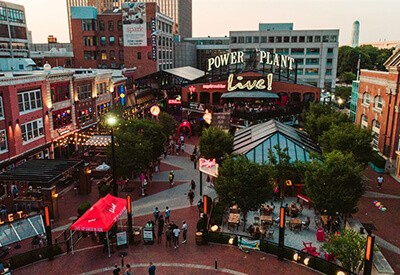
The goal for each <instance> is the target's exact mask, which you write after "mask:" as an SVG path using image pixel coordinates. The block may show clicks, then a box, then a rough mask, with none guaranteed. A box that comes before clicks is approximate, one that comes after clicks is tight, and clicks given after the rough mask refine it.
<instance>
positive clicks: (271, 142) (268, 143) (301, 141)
mask: <svg viewBox="0 0 400 275" xmlns="http://www.w3.org/2000/svg"><path fill="white" fill-rule="evenodd" d="M275 145H279V147H280V148H282V149H284V148H288V154H289V156H290V161H291V162H294V161H296V160H300V161H309V160H310V153H311V152H315V153H317V154H321V149H320V148H319V146H318V145H317V144H316V143H315V142H314V141H313V140H312V139H311V138H310V137H309V136H308V134H307V133H305V132H303V131H300V130H298V129H296V128H293V127H291V126H288V125H285V124H283V123H281V122H279V121H276V120H274V119H272V120H270V121H267V122H265V123H261V124H257V125H254V126H251V127H248V128H244V129H241V130H239V131H237V132H236V133H235V137H234V142H233V153H232V154H233V155H240V154H242V155H245V156H246V158H247V159H249V160H252V161H254V162H257V163H262V162H266V163H267V162H268V161H269V160H268V149H271V150H272V152H273V153H276V149H275V148H274V146H275Z"/></svg>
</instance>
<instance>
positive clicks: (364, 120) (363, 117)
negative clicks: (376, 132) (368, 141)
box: [361, 114, 368, 129]
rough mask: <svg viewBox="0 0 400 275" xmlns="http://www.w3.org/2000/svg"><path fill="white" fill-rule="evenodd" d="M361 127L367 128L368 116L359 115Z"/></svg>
mask: <svg viewBox="0 0 400 275" xmlns="http://www.w3.org/2000/svg"><path fill="white" fill-rule="evenodd" d="M361 128H363V129H367V128H368V117H367V116H366V115H364V114H363V115H361Z"/></svg>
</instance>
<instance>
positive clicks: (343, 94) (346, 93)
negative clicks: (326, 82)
mask: <svg viewBox="0 0 400 275" xmlns="http://www.w3.org/2000/svg"><path fill="white" fill-rule="evenodd" d="M350 96H351V87H343V86H339V87H336V88H335V97H336V98H341V99H343V100H344V102H347V101H348V100H349V98H350Z"/></svg>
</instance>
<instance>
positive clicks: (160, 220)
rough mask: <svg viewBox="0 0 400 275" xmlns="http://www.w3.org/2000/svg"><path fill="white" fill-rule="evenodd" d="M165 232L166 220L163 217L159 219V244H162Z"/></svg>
mask: <svg viewBox="0 0 400 275" xmlns="http://www.w3.org/2000/svg"><path fill="white" fill-rule="evenodd" d="M163 231H164V218H163V216H162V215H161V216H160V218H159V219H158V231H157V238H158V239H157V243H158V244H160V243H161V237H162V234H163Z"/></svg>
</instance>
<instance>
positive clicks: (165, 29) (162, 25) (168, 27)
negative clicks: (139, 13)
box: [147, 21, 172, 33]
mask: <svg viewBox="0 0 400 275" xmlns="http://www.w3.org/2000/svg"><path fill="white" fill-rule="evenodd" d="M147 24H148V25H150V23H149V22H147ZM157 27H158V29H159V30H161V31H163V32H167V33H172V25H171V24H167V23H165V22H162V21H157ZM147 29H149V28H147Z"/></svg>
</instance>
